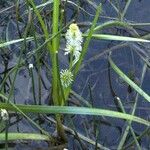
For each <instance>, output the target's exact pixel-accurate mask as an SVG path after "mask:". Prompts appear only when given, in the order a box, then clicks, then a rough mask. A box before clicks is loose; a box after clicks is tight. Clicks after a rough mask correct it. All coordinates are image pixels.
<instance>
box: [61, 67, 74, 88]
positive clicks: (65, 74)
mask: <svg viewBox="0 0 150 150" xmlns="http://www.w3.org/2000/svg"><path fill="white" fill-rule="evenodd" d="M60 79H61V83H62V86H63V87H65V88H67V87H68V86H69V85H70V84H71V83H72V81H73V74H72V73H71V71H69V70H67V69H65V70H63V69H62V70H61V72H60Z"/></svg>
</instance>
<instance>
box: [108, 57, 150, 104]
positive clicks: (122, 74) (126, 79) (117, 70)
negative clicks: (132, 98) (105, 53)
mask: <svg viewBox="0 0 150 150" xmlns="http://www.w3.org/2000/svg"><path fill="white" fill-rule="evenodd" d="M109 62H110V65H111V67H112V68H113V70H114V71H115V72H116V73H117V74H118V75H119V76H120V77H121V78H122V79H123V80H124V81H125V82H126V83H128V84H129V85H130V86H131V87H132V88H133V89H134V90H136V91H137V92H138V93H139V94H140V95H141V96H143V97H144V98H145V99H146V100H147V101H148V102H150V96H149V95H148V94H147V93H145V92H144V91H143V90H142V89H141V88H140V87H139V86H138V85H136V84H135V83H134V82H133V81H132V80H131V79H130V78H128V77H127V76H126V75H125V74H124V73H123V72H122V71H121V70H120V69H119V68H118V67H117V66H116V65H115V63H114V62H113V61H112V59H111V58H110V57H109Z"/></svg>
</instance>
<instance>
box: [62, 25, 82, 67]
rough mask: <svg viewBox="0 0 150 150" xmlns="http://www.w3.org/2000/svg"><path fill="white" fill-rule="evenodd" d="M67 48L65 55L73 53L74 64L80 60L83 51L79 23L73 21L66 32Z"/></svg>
mask: <svg viewBox="0 0 150 150" xmlns="http://www.w3.org/2000/svg"><path fill="white" fill-rule="evenodd" d="M65 37H66V41H67V43H66V48H65V53H64V54H65V55H68V54H72V55H73V57H74V60H73V65H74V64H75V63H76V62H77V61H78V60H79V57H80V53H81V51H82V46H81V44H82V41H83V38H82V32H81V31H80V30H79V27H78V26H77V24H75V23H73V24H71V25H70V26H69V29H68V30H67V33H66V36H65Z"/></svg>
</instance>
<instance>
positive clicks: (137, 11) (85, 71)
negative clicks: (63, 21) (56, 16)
mask: <svg viewBox="0 0 150 150" xmlns="http://www.w3.org/2000/svg"><path fill="white" fill-rule="evenodd" d="M75 2H77V1H75ZM84 2H85V1H82V3H83V7H84V8H85V9H87V11H89V12H90V13H91V14H94V12H95V10H94V8H93V7H91V6H89V5H86V3H84ZM99 2H103V12H102V16H103V17H101V18H100V19H99V22H98V23H99V24H101V23H102V22H105V21H110V20H113V18H115V17H117V13H116V12H115V10H114V9H113V7H112V6H111V5H110V4H109V3H108V1H107V0H106V1H99V0H97V1H95V3H96V4H98V3H99ZM120 5H121V6H122V7H123V6H124V1H123V0H122V1H120ZM149 6H150V1H149V0H142V1H133V2H132V3H131V5H130V7H129V9H128V11H127V14H126V15H125V21H128V22H132V23H144V22H150V17H149V14H150V10H149ZM1 7H2V8H3V6H1ZM23 9H24V8H23ZM11 11H12V10H11ZM11 11H9V12H8V14H7V13H5V14H4V13H2V14H0V19H1V20H2V21H1V23H3V24H4V25H3V26H2V25H1V26H0V30H1V31H2V32H1V37H2V40H12V39H16V36H18V33H17V27H16V21H15V19H14V18H13V17H12V18H11V17H10V16H11ZM67 13H68V14H67V16H68V17H67V20H69V17H72V16H71V14H73V13H72V7H71V8H70V9H69V10H68V11H67ZM105 16H107V18H106V17H105ZM108 16H109V17H111V19H110V18H108ZM24 17H25V16H24ZM92 18H93V17H92V16H86V15H81V16H80V17H77V19H76V21H77V22H84V21H91V20H92ZM19 26H20V28H23V27H24V23H23V22H21V23H20V24H19ZM82 30H83V31H84V30H86V28H82ZM136 30H137V31H138V33H140V34H142V35H145V34H148V33H149V31H150V27H149V26H142V27H140V26H137V27H136ZM103 33H110V34H115V35H126V36H129V35H130V33H129V32H127V31H126V30H124V29H122V28H121V29H117V28H109V29H107V30H104V31H103ZM30 44H31V45H30V49H32V47H34V44H33V43H32V42H31V43H30ZM118 44H121V42H116V41H104V40H101V41H99V40H92V42H91V44H90V46H89V48H88V53H87V55H86V58H85V60H84V63H85V65H84V67H83V68H82V70H81V71H80V74H79V75H78V77H77V79H76V82H75V84H74V85H73V90H74V91H75V92H77V93H78V94H79V95H81V96H83V97H84V98H85V99H86V100H88V101H89V103H91V104H92V105H93V107H97V108H105V109H111V110H117V108H116V105H115V102H114V97H113V94H112V91H111V89H110V82H109V75H108V72H109V69H108V60H107V53H105V54H103V55H101V56H100V57H97V58H96V59H94V57H95V56H98V55H99V54H100V53H104V52H105V51H107V50H108V49H109V48H112V47H113V46H116V45H118ZM20 46H21V45H20V44H15V45H11V46H9V47H8V48H6V49H5V51H4V50H3V51H1V56H0V61H1V64H0V72H3V71H4V69H5V65H4V64H3V62H4V58H7V57H8V56H9V57H8V66H7V67H8V68H11V67H13V66H14V65H15V64H16V63H17V60H18V52H19V50H20ZM64 47H65V45H64V40H62V41H61V49H63V48H64ZM30 49H28V50H27V51H29V50H30ZM137 49H139V50H142V51H143V52H144V53H145V54H146V56H147V57H148V58H149V55H150V54H149V50H150V45H148V44H141V45H139V44H137V43H130V42H128V43H127V44H126V46H124V47H121V48H118V49H114V50H113V52H112V58H113V60H114V61H115V63H116V64H117V66H119V68H120V69H121V70H123V71H124V72H125V73H126V74H130V73H133V75H135V81H136V82H140V78H141V75H142V69H143V65H144V62H143V61H142V60H141V59H140V57H139V55H137V53H136V51H135V50H137ZM25 56H26V55H24V57H25ZM59 57H60V58H61V59H60V63H61V65H60V66H61V68H65V67H67V60H66V57H65V56H64V55H63V52H60V56H59ZM43 59H44V60H45V62H46V63H48V64H50V63H49V61H47V59H48V54H47V53H46V54H45V56H43ZM92 59H93V60H92ZM89 61H90V62H89ZM30 62H33V63H34V61H33V60H28V63H30ZM34 65H35V64H34ZM33 75H34V79H35V81H37V80H38V75H37V69H36V68H34V70H33ZM110 76H111V86H112V89H113V91H114V92H115V93H116V94H117V95H118V96H119V97H120V98H121V100H122V103H123V105H124V106H125V108H126V111H127V112H130V110H131V108H132V104H133V102H134V98H135V96H136V93H135V92H132V89H130V87H129V86H128V85H126V84H125V83H123V81H122V80H121V79H120V78H119V77H118V75H116V73H115V72H114V71H113V70H110ZM2 77H3V74H2V75H1V78H2ZM41 78H42V83H43V85H42V90H41V99H42V103H43V104H45V103H47V101H48V100H49V97H50V94H49V91H50V88H51V83H50V79H51V75H49V73H48V71H47V70H46V67H45V66H44V65H43V66H42V69H41ZM149 79H150V72H149V69H147V72H146V74H145V78H144V81H143V84H142V89H143V90H144V91H146V92H147V93H150V86H149ZM8 84H9V85H10V83H9V81H8ZM35 87H36V92H35V93H36V97H37V99H38V91H39V89H38V88H37V87H38V82H35ZM8 90H9V88H8ZM89 91H91V94H90V92H89ZM13 97H14V99H15V101H16V103H18V104H20V103H26V104H34V100H33V94H32V79H31V76H30V75H29V71H28V65H26V66H25V67H23V68H22V69H20V70H19V73H18V75H17V79H16V83H15V94H14V96H13ZM91 99H92V101H91ZM149 106H150V104H149V103H148V102H146V101H145V100H144V99H143V98H142V97H141V96H139V99H138V106H137V109H136V115H137V116H140V117H142V118H144V119H146V120H147V119H149V118H150V109H149ZM33 117H34V118H36V116H34V115H33ZM14 119H16V117H12V121H14ZM67 119H68V117H66V120H65V123H66V125H68V124H69V123H68V120H67ZM94 120H95V122H96V126H97V127H98V129H99V136H98V142H99V143H101V144H103V145H105V146H106V147H108V148H110V149H116V146H117V145H118V143H119V141H120V137H121V133H122V132H123V129H124V127H123V126H124V124H125V122H124V121H123V120H120V119H113V118H102V117H89V116H88V117H86V116H76V117H73V118H72V121H73V123H74V126H75V127H76V129H77V131H78V132H80V133H82V134H84V135H88V136H89V138H91V139H93V140H94V141H95V140H96V138H95V135H94V124H93V122H94ZM132 125H133V128H134V130H135V132H136V134H137V135H140V134H141V133H142V131H144V130H145V129H146V127H145V126H144V125H140V124H137V123H132ZM42 126H43V127H44V128H46V129H47V130H49V131H50V130H52V127H50V126H48V124H47V123H46V122H45V124H42ZM70 126H71V125H70ZM17 127H19V131H21V132H36V131H37V130H36V129H35V128H34V127H33V126H31V125H30V124H29V123H28V122H27V121H25V120H24V119H22V121H20V122H19V123H18V126H17V125H16V124H14V125H12V126H10V128H9V131H10V132H11V131H13V132H14V131H17V130H18V129H17ZM122 127H123V128H122ZM69 138H70V141H69V149H81V148H80V146H79V145H80V144H79V142H77V140H74V138H73V137H70V136H69ZM130 138H131V139H132V136H131V135H130V136H129V137H128V141H127V142H129V141H131V139H130ZM149 141H150V137H149V136H145V137H144V138H142V140H141V141H140V144H141V147H142V149H146V150H148V149H150V145H149V143H150V142H149ZM33 145H34V146H33ZM35 145H36V147H37V148H38V147H41V146H40V145H44V147H45V148H46V147H47V143H44V142H42V144H41V142H29V143H27V144H25V143H23V142H21V143H18V144H16V146H15V148H14V149H20V148H21V149H36V147H35ZM33 147H34V148H33ZM88 149H93V147H92V146H91V145H88ZM134 149H136V148H134Z"/></svg>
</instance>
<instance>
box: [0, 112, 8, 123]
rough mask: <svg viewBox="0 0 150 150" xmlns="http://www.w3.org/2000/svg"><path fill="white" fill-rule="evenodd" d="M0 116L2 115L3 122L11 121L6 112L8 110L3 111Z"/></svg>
mask: <svg viewBox="0 0 150 150" xmlns="http://www.w3.org/2000/svg"><path fill="white" fill-rule="evenodd" d="M0 114H1V118H2V120H4V121H6V120H8V119H9V115H8V112H7V111H6V109H1V110H0Z"/></svg>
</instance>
